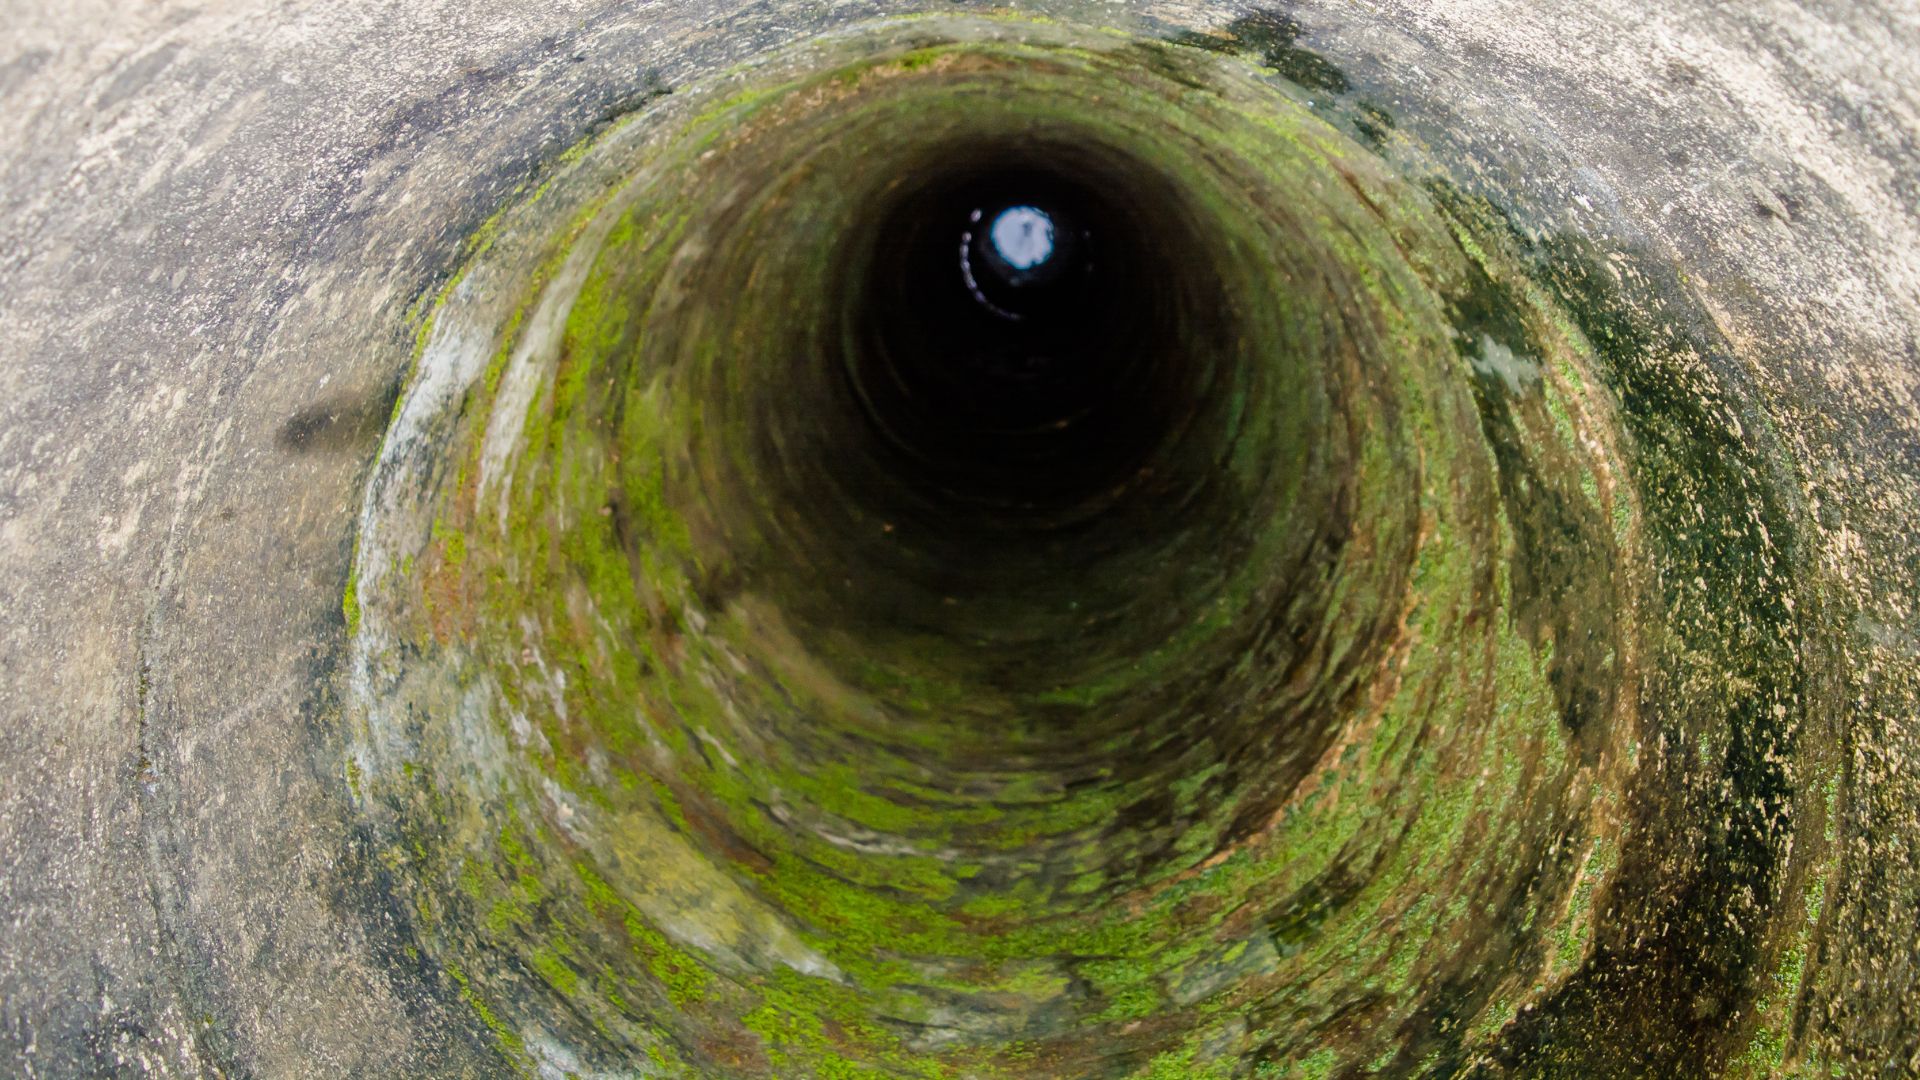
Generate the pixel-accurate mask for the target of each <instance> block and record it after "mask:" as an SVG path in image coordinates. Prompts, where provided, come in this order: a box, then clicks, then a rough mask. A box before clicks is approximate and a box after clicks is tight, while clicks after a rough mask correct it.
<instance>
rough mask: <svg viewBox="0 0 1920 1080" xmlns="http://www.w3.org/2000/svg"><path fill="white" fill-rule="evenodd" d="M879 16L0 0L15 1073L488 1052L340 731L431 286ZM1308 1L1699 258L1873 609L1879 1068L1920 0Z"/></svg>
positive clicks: (1916, 833)
mask: <svg viewBox="0 0 1920 1080" xmlns="http://www.w3.org/2000/svg"><path fill="white" fill-rule="evenodd" d="M904 6H905V5H902V7H904ZM1058 6H1070V7H1071V8H1072V9H1073V11H1074V13H1075V14H1077V15H1079V16H1080V17H1083V18H1086V17H1097V18H1101V19H1104V20H1105V21H1111V22H1116V23H1120V24H1125V25H1134V26H1140V25H1144V24H1145V23H1147V22H1149V21H1152V22H1153V23H1154V24H1155V25H1163V26H1189V27H1206V26H1211V25H1216V24H1218V23H1220V22H1223V21H1225V20H1226V19H1228V18H1230V17H1231V16H1232V15H1233V14H1235V13H1236V12H1237V10H1238V8H1237V7H1236V6H1235V5H1230V4H1204V3H1157V4H1145V5H1126V6H1122V5H1107V6H1096V5H1058ZM876 10H878V8H876V6H874V5H868V4H848V3H824V2H822V3H785V2H778V0H773V2H767V3H758V4H731V3H715V2H708V0H702V2H696V3H684V4H661V3H597V2H592V3H562V4H537V5H536V4H509V3H501V2H497V0H464V2H460V3H450V2H426V3H414V4H407V5H394V4H380V3H373V2H361V0H309V2H307V3H303V4H299V5H293V6H288V5H283V4H265V3H254V2H249V0H214V2H212V3H207V4H202V5H198V6H195V5H190V4H187V3H184V2H172V0H169V2H165V3H156V4H151V5H144V6H141V7H138V8H135V9H131V10H129V9H127V8H126V7H125V6H124V5H116V4H104V3H91V4H77V3H65V4H57V5H56V4H33V3H22V2H21V0H12V2H11V3H9V4H8V5H7V10H6V11H5V12H4V18H0V24H4V25H5V26H6V27H7V29H6V31H5V32H4V34H3V35H0V100H3V101H4V107H0V147H3V148H4V154H3V160H0V312H3V313H4V314H3V315H0V612H4V614H5V619H4V623H3V624H0V634H4V640H3V643H0V718H4V722H3V723H0V763H3V764H4V768H5V772H4V774H0V1072H7V1073H10V1074H22V1075H35V1076H37V1075H83V1074H84V1075H101V1074H108V1075H117V1074H121V1073H125V1074H145V1073H159V1074H163V1075H199V1074H205V1073H212V1072H221V1071H232V1072H238V1073H242V1074H262V1075H312V1074H316V1073H318V1074H329V1075H332V1074H368V1075H397V1074H428V1073H430V1074H434V1075H442V1074H445V1075H457V1074H460V1073H462V1072H463V1071H467V1070H472V1071H477V1072H481V1073H487V1072H491V1071H493V1070H495V1069H497V1067H498V1066H497V1064H496V1063H495V1059H494V1057H493V1053H492V1049H491V1047H490V1044H489V1043H488V1040H487V1037H486V1033H485V1032H484V1030H483V1029H481V1028H480V1027H479V1025H478V1023H477V1022H476V1021H475V1019H474V1018H473V1017H472V1016H470V1015H466V1014H465V1013H464V1012H463V1011H461V1010H457V1009H449V1008H447V1007H446V1006H445V1005H444V1004H443V1003H442V1002H440V1001H439V1000H438V999H437V998H436V997H434V996H433V995H431V994H428V993H425V992H422V991H421V990H420V988H419V987H417V986H415V985H413V984H411V983H409V982H408V981H406V979H405V977H404V976H402V975H399V974H396V972H397V971H404V970H405V968H404V965H402V964H394V963H391V962H390V959H391V958H390V957H385V956H383V955H382V954H381V949H382V948H383V944H384V941H385V939H384V938H383V936H382V927H381V926H380V925H378V924H369V923H368V922H367V921H366V920H365V919H363V918H362V916H361V913H362V912H363V911H364V910H366V909H365V908H363V907H361V906H358V905H356V906H354V907H352V908H348V907H346V906H344V905H343V904H342V903H341V902H340V897H341V896H342V894H343V891H345V890H350V889H352V888H353V887H354V884H353V883H352V882H349V881H346V880H344V879H343V878H342V872H341V870H340V864H341V860H340V858H339V853H340V851H341V850H342V845H344V844H346V843H348V842H349V840H348V835H347V833H346V832H345V831H344V829H343V827H342V826H341V824H340V823H339V818H338V814H337V811H335V810H332V809H329V808H328V805H327V795H326V793H325V790H324V785H325V783H327V782H329V780H328V778H326V777H322V776H320V775H317V772H316V769H315V768H314V766H313V763H312V760H311V756H310V747H311V745H312V742H311V740H312V739H313V738H314V737H315V735H316V733H318V732H319V731H320V730H321V729H322V728H323V726H324V725H325V724H327V723H328V722H329V719H328V716H329V714H328V712H327V709H326V690H325V688H324V686H321V685H318V684H317V681H316V678H315V674H316V672H318V671H320V670H321V667H322V663H323V661H324V658H325V657H326V656H327V655H328V653H329V651H330V650H331V649H333V648H334V647H335V646H336V644H337V641H338V639H339V637H340V635H341V633H342V620H341V616H340V613H339V599H340V591H341V587H342V585H343V583H344V581H345V575H346V569H347V565H348V560H349V557H350V544H351V536H352V524H353V514H354V509H355V507H356V506H357V499H358V494H357V487H358V482H359V480H360V479H361V478H362V477H363V475H364V469H365V467H366V465H367V463H368V462H369V461H370V460H371V457H372V455H373V453H374V450H375V448H376V445H377V442H378V439H379V433H380V430H381V427H382V421H383V419H384V417H385V416H386V415H387V409H388V407H389V404H390V402H391V400H392V396H393V394H394V393H395V391H396V389H397V385H398V379H399V378H400V376H401V373H402V372H403V369H404V366H405V364H406V360H407V356H408V354H409V351H410V349H411V345H412V339H411V332H412V329H413V326H414V323H413V322H412V321H411V319H410V312H413V311H414V310H415V305H416V304H418V303H419V302H420V301H421V299H422V298H423V297H428V296H431V295H432V294H433V293H434V291H435V290H436V289H437V287H438V285H439V284H441V283H442V282H443V281H444V280H445V277H446V275H447V274H448V273H449V272H450V270H451V268H452V267H453V266H454V265H455V263H456V262H457V257H458V253H459V246H460V244H461V242H462V239H463V238H464V237H465V236H467V235H468V234H469V233H471V232H472V230H473V229H474V228H475V227H476V226H478V225H479V224H480V223H481V222H482V221H483V220H485V219H486V218H487V217H488V216H489V215H490V214H492V213H493V212H494V211H495V210H496V209H497V208H498V207H499V206H500V205H501V204H502V203H503V201H504V200H506V199H507V198H508V197H509V196H510V194H511V193H512V192H513V191H514V190H515V189H516V188H517V187H518V186H519V185H521V184H523V183H525V182H526V181H527V180H528V179H529V178H530V177H533V176H535V175H537V174H538V172H539V169H540V166H541V163H542V162H543V161H546V160H548V159H550V158H552V157H553V156H554V155H555V154H557V153H558V152H559V151H560V150H561V149H563V148H565V147H566V146H568V145H570V144H572V143H573V142H575V141H576V140H577V139H578V138H580V137H581V136H582V135H583V134H585V133H586V132H588V131H589V130H591V129H592V127H593V126H594V125H595V124H596V123H599V122H602V121H603V120H604V119H605V118H606V117H608V116H610V115H615V114H617V113H619V112H620V111H621V110H622V108H623V106H624V105H625V104H626V103H628V102H630V101H632V100H634V99H635V98H636V97H637V96H639V95H642V94H644V93H645V92H647V90H648V89H649V88H650V87H652V86H655V85H657V84H659V83H665V84H668V85H673V84H677V83H681V82H683V81H685V80H688V79H690V78H693V77H695V76H696V75H697V74H699V73H703V72H710V71H714V70H719V69H721V68H724V67H725V66H727V65H728V64H729V63H730V62H732V61H733V60H735V59H737V58H740V57H744V56H747V55H750V54H752V53H754V52H755V51H757V50H758V49H760V48H762V47H764V46H765V45H766V44H767V43H769V42H772V41H779V40H786V39H789V38H791V37H792V36H794V35H796V34H798V33H800V32H802V31H804V30H805V29H808V28H816V27H820V26H823V25H826V24H828V23H832V22H838V21H842V20H846V19H851V18H855V17H860V16H864V15H870V14H872V13H874V12H875V11H876ZM1296 14H1297V17H1298V18H1299V19H1300V20H1301V22H1302V23H1303V24H1305V25H1306V26H1307V27H1308V29H1309V31H1311V32H1312V33H1313V37H1312V41H1313V43H1314V45H1315V47H1316V48H1319V49H1322V50H1324V51H1325V52H1326V53H1327V54H1328V55H1331V56H1335V57H1338V58H1340V60H1341V61H1342V62H1343V63H1345V64H1348V65H1349V67H1348V70H1349V71H1350V72H1352V73H1354V74H1355V75H1356V77H1358V78H1361V79H1364V80H1365V81H1366V82H1367V83H1368V85H1369V86H1370V87H1371V88H1372V91H1373V93H1374V95H1375V96H1376V97H1377V98H1379V99H1380V100H1382V101H1384V102H1386V103H1388V104H1393V103H1394V102H1395V101H1396V100H1398V99H1399V98H1400V97H1402V96H1404V97H1406V98H1412V99H1418V100H1420V101H1423V102H1434V101H1444V102H1448V103H1450V104H1451V106H1452V110H1453V111H1452V114H1451V115H1440V114H1437V113H1435V112H1434V111H1432V110H1427V111H1424V112H1422V113H1420V114H1419V115H1417V116H1412V117H1409V118H1408V122H1409V123H1410V124H1411V125H1412V126H1413V129H1414V131H1415V133H1416V134H1417V135H1418V137H1420V138H1423V139H1425V140H1427V141H1428V142H1429V143H1432V144H1433V145H1435V146H1437V147H1445V148H1448V156H1451V157H1452V158H1453V159H1454V160H1457V161H1459V162H1461V163H1462V172H1463V174H1464V175H1465V176H1467V177H1469V178H1470V177H1471V176H1472V174H1473V173H1475V172H1476V171H1477V172H1479V173H1480V174H1481V175H1483V176H1485V177H1486V178H1487V182H1488V184H1489V185H1490V186H1493V187H1497V188H1498V190H1500V191H1501V192H1502V193H1503V194H1504V195H1505V196H1506V197H1507V198H1509V199H1513V200H1528V201H1531V202H1533V203H1534V204H1536V206H1537V207H1538V208H1542V209H1544V210H1546V211H1548V212H1551V213H1553V214H1557V215H1560V216H1562V217H1563V218H1564V220H1566V221H1567V222H1568V224H1569V226H1570V227H1572V228H1575V229H1578V230H1582V231H1586V232H1590V233H1606V234H1611V235H1614V236H1617V237H1621V238H1625V239H1629V240H1632V241H1635V242H1636V243H1638V244H1641V245H1644V246H1645V247H1647V248H1648V249H1650V250H1652V251H1654V252H1657V253H1660V254H1663V255H1665V256H1667V257H1668V258H1670V259H1671V260H1672V261H1673V262H1675V263H1677V264H1678V265H1679V266H1680V267H1681V268H1682V270H1683V271H1684V272H1686V273H1687V274H1689V275H1691V276H1693V277H1694V278H1696V279H1697V284H1698V286H1699V287H1700V289H1701V291H1702V293H1703V295H1704V297H1705V298H1706V300H1707V301H1708V302H1709V304H1710V305H1711V306H1712V309H1713V310H1714V312H1715V315H1716V318H1717V320H1718V321H1719V323H1720V325H1721V329H1722V331H1723V332H1725V333H1726V334H1727V335H1728V336H1729V338H1730V339H1731V340H1732V341H1733V342H1734V343H1735V344H1736V345H1737V346H1739V347H1740V348H1741V350H1742V353H1743V359H1746V360H1748V361H1749V362H1751V363H1752V364H1753V365H1754V367H1755V375H1756V376H1757V378H1758V379H1759V381H1760V385H1761V387H1762V390H1763V393H1764V400H1763V401H1761V402H1760V403H1758V404H1759V405H1760V406H1761V407H1762V408H1764V409H1765V411H1766V412H1767V413H1769V414H1770V415H1771V418H1772V420H1773V422H1774V423H1775V424H1777V425H1778V426H1779V428H1780V429H1781V430H1782V431H1783V432H1784V433H1786V435H1787V436H1788V437H1789V439H1790V441H1791V442H1792V444H1793V445H1794V446H1795V448H1796V449H1797V450H1798V452H1799V454H1800V462H1799V467H1800V470H1801V474H1800V476H1799V477H1798V486H1799V488H1800V491H1801V493H1802V494H1803V496H1804V498H1805V500H1806V503H1807V508H1808V509H1809V510H1810V512H1811V513H1812V515H1813V517H1814V519H1815V520H1816V521H1817V522H1818V523H1819V524H1820V526H1821V528H1822V530H1823V534H1824V535H1823V536H1822V541H1823V545H1824V546H1823V548H1822V550H1821V551H1820V553H1819V555H1820V558H1822V559H1823V560H1825V562H1826V565H1827V567H1828V569H1830V570H1831V572H1832V573H1833V575H1834V576H1835V578H1836V579H1837V580H1838V581H1839V582H1841V583H1842V587H1843V589H1844V590H1846V591H1847V592H1848V593H1849V595H1847V596H1845V597H1843V598H1840V599H1841V600H1842V601H1844V602H1843V603H1841V604H1840V605H1839V606H1841V607H1843V608H1845V609H1847V610H1850V611H1857V617H1856V618H1855V626H1854V628H1853V634H1854V646H1855V649H1856V650H1857V655H1856V659H1855V663H1854V664H1853V666H1852V671H1851V676H1850V677H1851V679H1852V681H1853V685H1852V686H1851V687H1850V690H1851V696H1852V697H1853V699H1854V700H1855V702H1856V704H1857V709H1856V710H1855V711H1854V712H1853V713H1852V714H1851V715H1849V716H1846V717H1836V718H1834V719H1835V722H1837V723H1845V724H1847V725H1848V740H1847V746H1848V750H1849V758H1850V760H1849V762H1848V783H1847V785H1846V797H1845V801H1844V810H1843V814H1842V817H1843V822H1842V825H1841V833H1840V838H1841V843H1842V848H1841V852H1842V854H1841V861H1840V866H1839V870H1838V881H1837V884H1836V886H1835V891H1832V892H1830V894H1829V895H1830V897H1831V900H1830V904H1831V907H1832V913H1831V915H1830V917H1829V918H1828V920H1827V921H1826V923H1825V924H1824V928H1823V931H1822V942H1821V947H1820V950H1819V952H1818V954H1817V955H1818V959H1817V960H1816V961H1815V962H1816V964H1818V965H1820V966H1822V967H1824V968H1826V969H1827V970H1829V971H1830V972H1832V973H1834V975H1833V976H1832V977H1831V978H1829V979H1827V980H1825V981H1823V982H1820V983H1819V984H1818V985H1819V986H1820V987H1821V989H1819V990H1818V991H1817V992H1811V991H1810V993H1809V997H1808V998H1807V999H1806V1000H1805V1001H1804V1004H1803V1009H1802V1012H1801V1016H1800V1023H1801V1024H1802V1025H1803V1030H1804V1037H1805V1038H1806V1039H1808V1040H1810V1041H1812V1042H1815V1043H1818V1044H1820V1045H1825V1046H1828V1047H1830V1048H1832V1049H1833V1052H1835V1053H1837V1054H1840V1055H1841V1056H1847V1055H1849V1054H1851V1055H1857V1056H1858V1058H1859V1059H1860V1060H1861V1061H1862V1062H1864V1063H1871V1065H1870V1067H1869V1068H1868V1069H1867V1071H1868V1072H1869V1073H1870V1074H1885V1075H1897V1074H1902V1073H1905V1074H1912V1073H1914V1072H1920V1005H1916V1002H1920V987H1916V986H1915V978H1916V967H1917V966H1920V957H1917V956H1916V953H1917V952H1920V908H1917V907H1916V900H1915V897H1917V896H1920V865H1916V862H1915V854H1916V853H1915V851H1914V844H1915V838H1916V837H1920V762H1916V757H1915V755H1916V752H1917V750H1920V730H1916V728H1915V726H1914V725H1915V720H1914V717H1915V715H1916V710H1915V707H1914V702H1915V699H1916V680H1915V670H1916V665H1917V664H1920V612H1916V610H1915V608H1914V600H1913V598H1914V597H1915V596H1916V595H1920V580H1917V579H1920V544H1916V542H1915V540H1914V536H1915V535H1916V534H1917V533H1916V530H1920V506H1916V504H1915V492H1916V490H1917V489H1920V488H1917V486H1916V483H1915V475H1916V472H1920V402H1917V401H1916V391H1917V389H1920V348H1917V347H1916V333H1917V327H1916V323H1917V322H1920V211H1917V210H1916V204H1917V202H1920V192H1917V191H1916V187H1917V186H1920V180H1917V179H1916V177H1920V152H1917V151H1916V149H1915V140H1916V139H1917V138H1920V62H1916V59H1915V57H1916V55H1920V52H1916V46H1920V14H1916V13H1915V11H1914V9H1913V8H1911V7H1910V6H1906V5H1900V4H1887V5H1879V4H1871V3H1854V2H1842V0H1810V2H1807V3H1802V4H1794V3H1788V2H1784V0H1776V2H1769V3H1757V4H1745V5H1737V6H1725V5H1717V4H1709V3H1704V2H1686V0H1671V2H1663V3H1655V2H1648V0H1602V2H1598V3H1593V2H1572V0H1553V2H1550V3H1542V2H1537V0H1536V2H1531V3H1518V2H1482V0H1446V2H1442V3H1438V4H1432V5H1417V6H1416V5H1408V6H1405V7H1402V6H1399V5H1388V4H1372V3H1362V4H1350V3H1340V4H1333V3H1327V4H1324V5H1320V4H1307V5H1303V6H1301V7H1300V8H1298V9H1297V11H1296ZM349 911H351V912H352V917H351V918H347V917H343V914H344V913H347V912H349ZM1809 983H1810V985H1811V984H1812V983H1813V980H1809Z"/></svg>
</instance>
